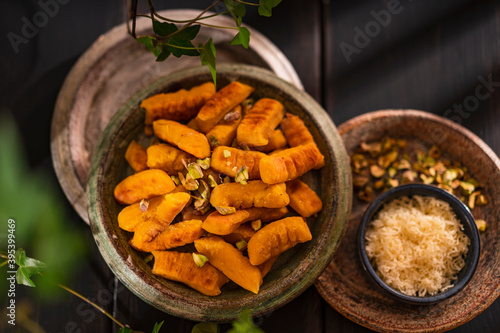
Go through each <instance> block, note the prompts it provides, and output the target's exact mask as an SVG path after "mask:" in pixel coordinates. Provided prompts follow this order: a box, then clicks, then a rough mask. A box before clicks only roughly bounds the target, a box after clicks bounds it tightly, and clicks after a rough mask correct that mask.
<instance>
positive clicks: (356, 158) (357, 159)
mask: <svg viewBox="0 0 500 333" xmlns="http://www.w3.org/2000/svg"><path fill="white" fill-rule="evenodd" d="M351 164H352V166H353V167H354V170H356V171H359V170H361V169H364V168H366V167H367V166H368V161H367V160H366V158H365V157H364V156H363V155H361V154H354V155H352V156H351Z"/></svg>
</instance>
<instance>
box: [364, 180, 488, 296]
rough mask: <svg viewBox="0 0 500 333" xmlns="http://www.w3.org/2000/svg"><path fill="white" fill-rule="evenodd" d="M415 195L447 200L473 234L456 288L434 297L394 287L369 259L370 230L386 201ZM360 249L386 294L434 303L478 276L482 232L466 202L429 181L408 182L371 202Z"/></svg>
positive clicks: (368, 269) (371, 276)
mask: <svg viewBox="0 0 500 333" xmlns="http://www.w3.org/2000/svg"><path fill="white" fill-rule="evenodd" d="M414 195H419V196H425V197H427V196H432V197H435V198H437V199H440V200H443V201H445V202H447V203H448V204H449V205H450V206H451V208H452V209H453V211H454V212H455V215H456V216H457V218H458V220H459V221H460V222H461V224H462V226H463V231H464V233H465V234H466V235H467V236H468V237H469V240H470V245H469V251H468V252H467V256H466V257H465V266H464V267H463V268H462V270H461V271H460V272H459V273H458V276H457V278H456V280H455V281H453V282H452V283H453V287H451V288H449V289H447V290H446V291H444V292H442V293H438V294H436V295H434V296H423V297H419V296H410V295H407V294H404V293H402V292H400V291H398V290H396V289H394V288H392V287H390V286H389V285H388V284H387V283H385V282H384V280H383V279H381V278H380V277H379V276H378V275H377V273H376V272H375V269H374V268H373V266H372V265H371V264H370V259H369V258H368V255H367V253H366V247H365V235H366V230H367V228H368V226H369V225H370V223H371V221H372V220H373V219H374V217H375V216H376V214H377V213H378V212H379V211H380V209H382V208H383V206H384V205H385V204H386V203H389V202H391V201H393V200H394V199H397V198H400V197H403V196H408V197H412V196H414ZM358 250H359V256H360V259H361V263H362V265H363V268H364V270H365V272H366V274H367V275H368V278H369V279H370V280H371V282H372V283H374V284H375V286H376V287H378V288H379V289H380V290H381V291H382V292H383V293H385V294H386V295H388V296H390V297H392V298H394V299H396V300H399V301H402V302H405V303H410V304H433V303H436V302H439V301H443V300H445V299H448V298H450V297H452V296H453V295H455V294H456V293H458V292H459V291H460V290H462V289H463V288H464V287H465V286H466V285H467V283H469V281H470V279H471V278H472V276H473V275H474V272H475V270H476V267H477V264H478V261H479V252H480V241H479V232H478V230H477V227H476V222H475V220H474V217H473V216H472V214H471V212H470V210H469V208H468V207H467V206H466V205H465V204H464V203H463V202H462V201H460V199H458V198H457V197H455V196H454V195H452V194H450V193H449V192H447V191H445V190H442V189H440V188H438V187H436V186H432V185H426V184H405V185H401V186H397V187H394V188H392V189H390V190H388V191H387V192H384V193H382V194H381V195H380V196H379V197H378V198H377V199H375V200H374V201H373V202H372V203H371V204H370V206H368V209H367V210H366V211H365V213H364V215H363V217H362V218H361V223H360V225H359V232H358Z"/></svg>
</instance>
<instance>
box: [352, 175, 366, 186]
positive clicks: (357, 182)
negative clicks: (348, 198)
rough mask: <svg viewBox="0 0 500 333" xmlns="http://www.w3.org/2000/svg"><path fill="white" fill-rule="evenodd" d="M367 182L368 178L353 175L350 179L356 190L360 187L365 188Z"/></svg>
mask: <svg viewBox="0 0 500 333" xmlns="http://www.w3.org/2000/svg"><path fill="white" fill-rule="evenodd" d="M369 180H370V178H368V177H367V176H361V175H354V176H353V177H352V184H353V185H354V187H356V188H361V187H363V186H365V185H366V183H368V181H369Z"/></svg>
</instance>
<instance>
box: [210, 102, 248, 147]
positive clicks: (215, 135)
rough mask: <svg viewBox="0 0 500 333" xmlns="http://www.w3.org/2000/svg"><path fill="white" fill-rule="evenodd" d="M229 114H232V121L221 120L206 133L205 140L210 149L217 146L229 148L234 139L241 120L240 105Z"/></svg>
mask: <svg viewBox="0 0 500 333" xmlns="http://www.w3.org/2000/svg"><path fill="white" fill-rule="evenodd" d="M231 113H234V114H233V117H232V118H234V119H228V120H221V121H220V122H218V123H217V125H215V126H214V127H213V128H212V129H211V130H210V131H208V133H207V139H208V142H209V143H210V146H211V147H212V148H213V147H216V146H218V145H220V146H229V145H231V143H233V140H234V138H236V129H237V128H238V125H239V124H240V123H241V119H243V115H242V108H241V105H237V106H236V107H235V108H234V109H232V110H231ZM238 114H239V116H238ZM228 115H229V113H228Z"/></svg>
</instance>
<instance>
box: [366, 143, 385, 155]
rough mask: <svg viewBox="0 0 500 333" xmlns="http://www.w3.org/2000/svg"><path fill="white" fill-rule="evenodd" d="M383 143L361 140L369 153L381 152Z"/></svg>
mask: <svg viewBox="0 0 500 333" xmlns="http://www.w3.org/2000/svg"><path fill="white" fill-rule="evenodd" d="M381 148H382V145H381V144H380V142H372V143H370V144H368V143H366V142H361V149H362V150H363V151H365V152H368V153H380V151H381Z"/></svg>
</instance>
